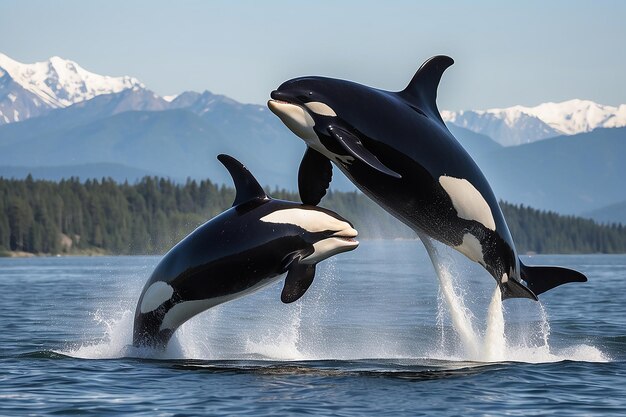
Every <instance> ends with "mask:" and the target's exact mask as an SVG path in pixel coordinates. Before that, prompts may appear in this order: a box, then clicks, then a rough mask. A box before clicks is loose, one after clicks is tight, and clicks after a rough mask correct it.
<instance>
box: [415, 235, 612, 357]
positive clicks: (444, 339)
mask: <svg viewBox="0 0 626 417" xmlns="http://www.w3.org/2000/svg"><path fill="white" fill-rule="evenodd" d="M424 245H425V247H426V249H427V251H428V254H429V256H430V257H431V260H432V261H433V265H434V266H435V271H436V272H437V276H438V278H439V283H440V290H441V293H442V297H441V298H440V304H439V315H438V318H437V323H438V325H439V326H440V337H441V340H440V344H439V351H437V352H431V355H432V356H434V357H435V358H437V359H447V360H455V361H458V360H469V361H476V362H509V361H512V362H528V363H546V362H559V361H564V360H572V361H583V362H608V361H610V358H608V357H607V356H606V355H605V354H604V353H603V352H602V351H601V350H600V349H598V348H597V347H594V346H589V345H585V344H581V345H575V346H570V347H566V348H561V349H553V348H551V347H550V344H549V336H550V323H549V320H548V315H547V313H546V310H545V308H544V307H543V305H541V303H537V304H536V306H537V308H538V309H539V315H540V322H539V326H538V327H536V328H533V326H527V327H525V328H524V329H523V332H525V334H521V335H520V334H518V335H516V336H518V337H517V338H516V340H515V342H513V341H509V340H508V339H507V333H506V332H507V327H506V321H505V310H504V307H503V303H502V295H501V291H500V289H499V287H497V286H496V288H495V290H494V292H493V295H492V297H491V301H490V303H489V307H488V309H487V315H486V319H485V323H484V324H485V329H484V331H482V332H481V331H480V327H479V323H477V319H476V317H475V316H474V315H473V314H472V312H471V311H470V310H469V309H468V308H467V307H466V300H465V297H466V294H471V291H467V292H466V291H464V290H463V288H462V287H463V285H462V281H461V280H458V279H456V277H455V275H454V274H453V272H452V271H453V269H452V264H451V262H452V261H451V259H450V258H446V257H445V256H443V255H442V254H441V253H440V252H439V251H438V250H437V248H436V246H435V243H434V242H433V241H431V240H430V239H428V238H425V239H424ZM445 315H448V316H449V317H450V320H451V322H452V327H453V331H454V332H455V333H456V336H457V337H458V340H459V345H458V346H454V347H452V349H451V346H450V340H453V338H452V337H450V335H449V334H447V332H446V328H445V326H444V324H443V322H444V316H445ZM536 340H539V343H536V342H534V341H536ZM455 348H456V349H455Z"/></svg>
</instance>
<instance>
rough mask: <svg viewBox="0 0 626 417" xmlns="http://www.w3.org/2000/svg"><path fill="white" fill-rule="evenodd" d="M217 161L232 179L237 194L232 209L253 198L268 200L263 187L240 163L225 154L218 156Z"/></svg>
mask: <svg viewBox="0 0 626 417" xmlns="http://www.w3.org/2000/svg"><path fill="white" fill-rule="evenodd" d="M217 159H218V160H219V161H220V162H221V163H222V164H223V165H224V166H225V167H226V169H227V170H228V172H229V173H230V176H231V177H233V182H234V183H235V191H236V193H237V194H236V195H235V201H234V202H233V207H235V206H238V205H239V204H242V203H246V202H248V201H250V200H253V199H255V198H263V199H264V198H269V197H268V196H267V193H266V192H265V191H264V190H263V187H261V185H260V184H259V182H258V181H257V180H256V178H254V176H253V175H252V174H251V173H250V171H248V168H246V167H245V166H244V165H243V164H242V163H241V162H239V161H238V160H236V159H235V158H233V157H232V156H229V155H226V154H220V155H218V156H217Z"/></svg>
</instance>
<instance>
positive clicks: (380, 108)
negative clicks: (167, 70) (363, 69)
mask: <svg viewBox="0 0 626 417" xmlns="http://www.w3.org/2000/svg"><path fill="white" fill-rule="evenodd" d="M452 63H453V61H452V59H451V58H449V57H445V56H437V57H434V58H431V59H430V60H429V61H427V62H426V63H424V64H423V65H422V67H420V69H419V70H418V71H417V73H416V74H415V76H414V77H413V79H412V80H411V82H410V83H409V85H408V86H407V88H406V89H404V90H402V91H400V92H390V91H384V90H379V89H374V88H370V87H366V86H363V85H360V84H357V83H354V82H350V81H344V80H337V79H330V78H324V77H302V78H296V79H294V80H290V81H287V82H285V83H283V84H282V85H281V86H280V87H279V88H278V90H276V91H274V92H272V99H273V100H270V102H269V103H268V105H269V107H270V109H272V111H273V112H274V113H276V114H277V115H278V116H279V117H280V118H281V119H282V120H283V121H284V122H285V123H286V124H287V125H288V126H290V123H291V124H292V125H293V124H295V122H294V121H293V120H292V119H293V117H292V119H290V118H289V117H288V116H289V115H290V114H296V113H297V111H295V110H294V108H291V107H289V105H295V106H299V107H300V108H302V109H303V110H304V112H305V113H306V115H305V116H303V117H304V118H305V119H306V118H307V117H309V118H310V120H309V119H307V120H308V125H309V126H311V125H312V126H311V129H312V131H314V133H315V136H316V138H313V139H312V138H311V136H310V135H309V136H307V133H306V128H307V126H304V127H302V126H300V127H298V126H296V129H294V128H292V130H293V131H294V132H295V133H296V134H298V135H299V136H301V137H302V138H303V139H305V141H306V142H307V144H308V145H309V146H308V148H307V151H306V153H305V156H304V158H303V160H302V163H301V166H300V170H299V173H298V185H299V190H300V196H301V199H302V201H303V202H305V203H307V204H317V203H319V201H320V199H321V198H322V197H323V196H324V194H325V192H326V189H327V187H328V185H329V183H330V180H331V178H332V165H331V162H330V161H332V162H334V163H335V165H336V166H338V167H339V169H340V170H341V171H342V172H343V173H344V174H345V175H346V176H347V177H348V178H349V179H350V180H351V181H352V182H353V183H354V184H355V185H356V186H357V187H358V188H359V189H360V190H361V191H362V192H363V193H364V194H366V195H367V196H369V197H370V198H371V199H373V200H374V201H375V202H377V203H378V204H379V205H380V206H382V207H383V208H384V209H385V210H387V211H388V212H390V213H391V214H393V215H394V216H395V217H396V218H398V219H399V220H400V221H402V222H403V223H405V224H407V225H408V226H409V227H411V228H413V229H414V230H415V231H416V232H417V233H418V235H420V236H423V235H426V236H428V237H431V238H434V239H436V240H438V241H440V242H442V243H444V244H446V245H448V246H451V247H454V248H455V249H457V250H459V251H460V252H462V253H463V254H465V255H466V256H468V257H469V258H470V259H472V260H474V261H476V262H479V263H480V264H481V265H483V266H484V267H485V269H487V271H488V272H489V273H490V274H491V275H492V276H493V277H494V278H495V279H496V281H497V282H498V284H499V285H500V286H501V288H502V292H503V297H504V298H512V297H526V298H532V299H536V294H539V293H541V292H544V291H547V290H548V289H550V288H553V287H555V286H557V285H560V284H563V283H567V282H573V281H586V278H585V277H584V275H582V274H580V273H579V272H577V271H571V270H569V269H565V268H561V269H556V268H550V269H546V268H535V267H530V266H522V265H521V264H520V262H519V259H518V256H517V253H516V250H515V245H514V243H513V238H512V237H511V234H510V231H509V228H508V226H507V224H506V221H505V219H504V215H503V214H502V211H501V210H500V207H499V205H498V201H497V199H496V197H495V195H494V193H493V191H492V189H491V187H490V185H489V183H488V181H487V180H486V178H485V177H484V175H483V173H482V172H481V170H480V168H479V167H478V165H477V164H476V163H475V162H474V160H473V159H472V158H471V157H470V156H469V154H468V153H467V152H466V151H465V149H464V148H463V147H462V146H461V145H460V144H459V142H458V141H457V140H456V139H455V138H454V136H453V135H452V134H451V133H450V131H449V130H448V128H447V127H446V126H445V124H444V122H443V120H442V118H441V115H440V114H439V110H438V109H437V105H436V97H437V87H438V84H439V81H440V79H441V76H442V74H443V72H444V71H445V69H446V68H448V67H449V66H450V65H452ZM285 108H286V110H285ZM296 110H297V109H296ZM290 128H291V126H290ZM303 132H304V133H303ZM522 267H523V268H524V269H523V274H522ZM557 271H559V272H557ZM521 280H524V281H526V283H527V284H528V287H530V288H531V289H534V292H533V291H532V290H529V288H528V287H525V286H523V285H521V284H520V281H521Z"/></svg>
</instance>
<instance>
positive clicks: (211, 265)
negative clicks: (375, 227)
mask: <svg viewBox="0 0 626 417" xmlns="http://www.w3.org/2000/svg"><path fill="white" fill-rule="evenodd" d="M218 159H219V160H220V162H222V163H223V164H224V165H225V166H226V168H227V169H228V171H229V172H230V174H231V176H232V177H233V181H234V182H235V188H236V192H237V194H236V197H235V201H234V203H233V206H232V207H231V208H230V209H228V210H226V211H225V212H223V213H222V214H220V215H218V216H216V217H214V218H213V219H211V220H209V221H208V222H206V223H204V224H203V225H202V226H200V227H198V228H197V229H196V230H194V231H193V232H192V233H191V234H189V235H188V236H187V237H185V238H184V239H183V240H182V241H180V242H179V243H178V244H176V246H174V247H173V248H172V249H171V250H170V251H169V252H168V253H167V254H166V255H165V256H164V257H163V259H162V260H161V261H160V262H159V264H158V265H157V266H156V268H155V270H154V272H153V273H152V275H151V277H150V278H149V279H148V281H147V282H146V284H145V286H144V288H143V291H142V292H141V295H140V297H139V301H138V302H137V308H136V310H135V322H134V329H133V345H134V346H150V347H160V348H163V347H165V346H166V345H167V343H168V342H169V340H170V338H171V337H172V334H173V333H174V331H176V329H177V328H178V327H179V326H180V325H182V324H183V323H184V322H185V321H187V320H189V319H190V318H191V317H193V316H195V315H196V314H199V313H201V312H203V311H205V310H207V309H209V308H211V307H213V306H216V305H218V304H221V303H224V302H226V301H230V300H234V299H236V298H239V297H242V296H244V295H246V294H250V293H252V292H254V291H257V290H259V289H261V288H263V287H265V286H267V285H269V284H271V283H273V282H275V281H277V280H278V279H280V278H281V276H282V275H283V274H284V273H287V277H286V279H285V286H284V288H283V291H282V294H281V300H282V301H283V302H284V303H290V302H293V301H296V300H297V299H298V298H300V297H301V296H302V295H303V294H304V293H305V292H306V290H307V289H308V288H309V286H310V285H311V283H312V281H313V278H314V276H315V266H316V265H317V263H318V262H321V261H323V260H324V259H327V258H328V257H330V256H333V255H335V254H338V253H341V252H346V251H350V250H353V249H355V248H356V247H357V246H358V242H357V241H356V240H355V237H356V236H357V231H356V230H354V229H353V227H352V225H351V224H350V223H349V222H348V221H347V220H345V219H343V218H342V217H341V216H339V215H338V214H336V213H333V212H332V211H330V210H325V209H323V208H320V207H314V206H308V205H303V204H299V203H294V202H290V201H281V200H274V199H271V198H270V197H269V196H268V195H267V194H266V193H265V191H263V188H262V187H261V186H260V185H259V183H258V182H257V181H256V179H255V178H254V177H253V176H252V174H250V172H249V171H248V170H247V169H246V168H245V167H244V166H243V165H242V164H241V163H240V162H239V161H237V160H235V159H234V158H232V157H230V156H227V155H219V156H218Z"/></svg>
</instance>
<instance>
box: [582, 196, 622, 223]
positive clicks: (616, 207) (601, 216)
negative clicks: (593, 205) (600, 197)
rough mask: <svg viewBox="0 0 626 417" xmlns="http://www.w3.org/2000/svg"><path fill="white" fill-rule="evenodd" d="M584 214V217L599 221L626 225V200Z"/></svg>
mask: <svg viewBox="0 0 626 417" xmlns="http://www.w3.org/2000/svg"><path fill="white" fill-rule="evenodd" d="M583 215H584V217H589V218H590V219H594V220H595V221H596V222H598V223H604V224H611V223H621V224H623V225H626V201H622V202H620V203H615V204H611V205H609V206H606V207H602V208H600V209H597V210H593V211H589V212H587V213H584V214H583Z"/></svg>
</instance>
